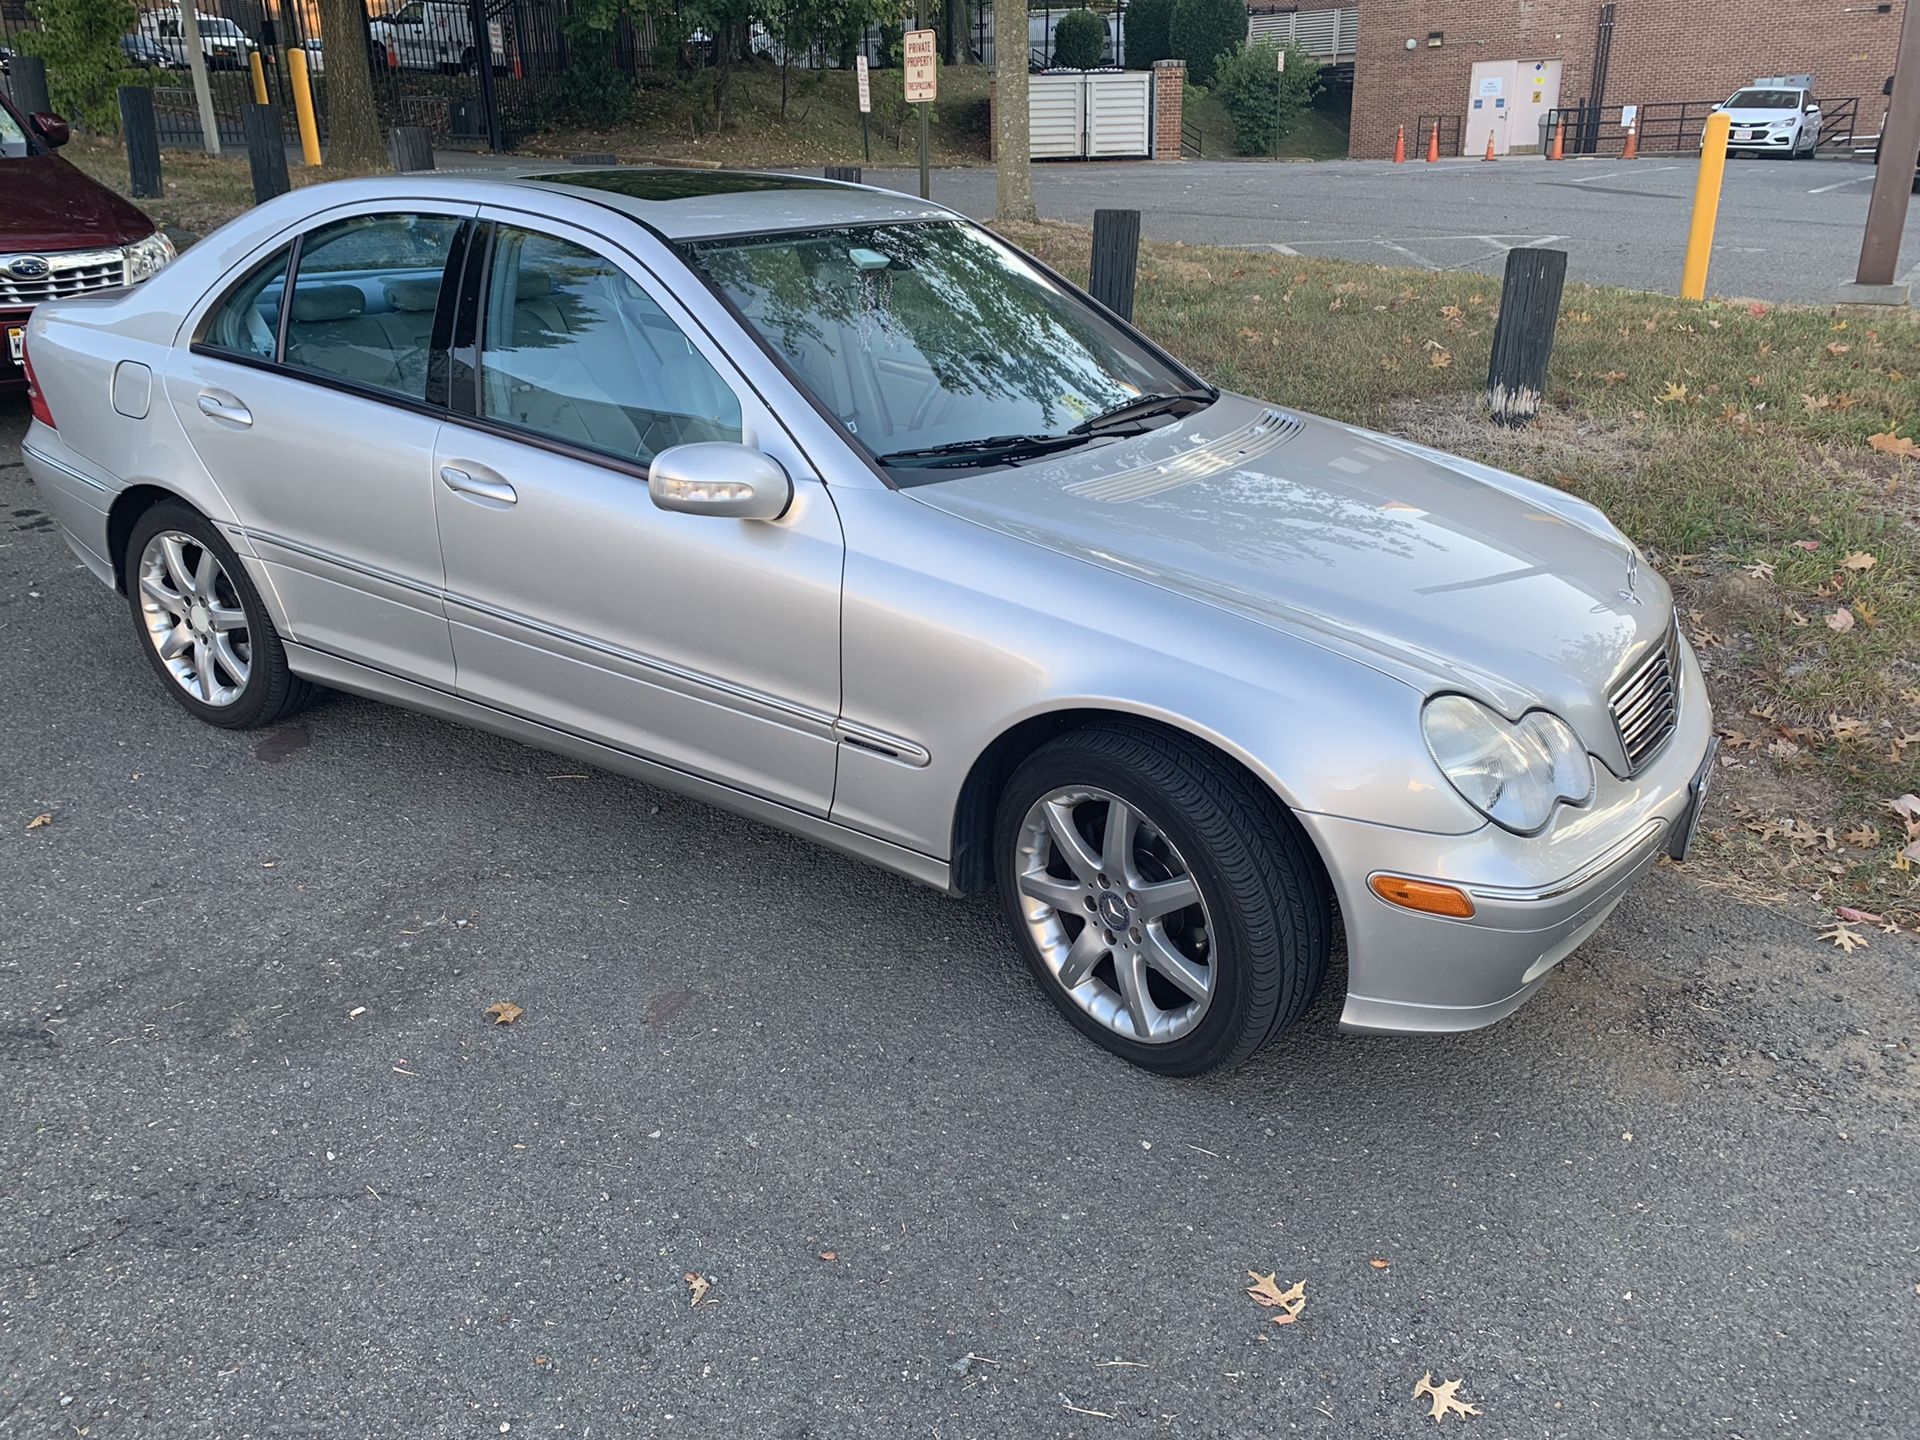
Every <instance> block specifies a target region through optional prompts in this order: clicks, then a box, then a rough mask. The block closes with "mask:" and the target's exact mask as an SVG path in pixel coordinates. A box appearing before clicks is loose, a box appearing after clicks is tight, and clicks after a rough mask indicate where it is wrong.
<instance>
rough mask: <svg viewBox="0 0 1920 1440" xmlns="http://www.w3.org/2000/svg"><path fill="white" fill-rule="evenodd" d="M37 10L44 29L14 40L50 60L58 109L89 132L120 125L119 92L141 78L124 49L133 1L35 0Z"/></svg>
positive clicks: (50, 86)
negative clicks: (124, 86) (129, 61)
mask: <svg viewBox="0 0 1920 1440" xmlns="http://www.w3.org/2000/svg"><path fill="white" fill-rule="evenodd" d="M31 8H32V11H33V18H34V19H36V20H38V21H39V22H40V29H39V30H37V31H35V30H25V31H22V32H21V33H20V34H18V35H16V36H14V37H13V39H12V41H11V42H10V43H12V44H13V45H16V46H18V47H19V49H20V50H21V51H22V52H23V53H25V54H28V55H38V56H40V57H41V59H43V60H45V61H46V62H47V90H48V92H49V98H50V99H51V100H52V101H53V108H54V109H55V110H57V111H59V112H60V113H61V114H62V115H64V116H66V117H67V118H68V119H70V120H77V121H79V122H80V123H81V124H83V125H85V126H86V127H87V128H88V129H89V130H96V131H112V130H116V129H118V128H119V125H120V104H119V96H118V95H117V93H116V92H117V91H118V89H119V87H120V86H122V85H126V84H131V83H133V82H135V81H137V80H138V78H139V76H138V72H136V71H135V70H134V69H133V67H132V65H130V64H129V63H128V61H127V57H126V53H125V52H124V51H123V50H121V48H120V37H121V36H122V35H124V34H126V33H127V31H129V30H131V29H132V28H133V22H134V18H135V14H136V12H135V10H134V8H133V6H132V5H131V4H130V3H129V0H34V3H33V5H32V7H31Z"/></svg>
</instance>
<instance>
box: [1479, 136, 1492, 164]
mask: <svg viewBox="0 0 1920 1440" xmlns="http://www.w3.org/2000/svg"><path fill="white" fill-rule="evenodd" d="M1481 158H1482V159H1485V160H1491V159H1493V132H1492V131H1491V130H1489V131H1487V153H1486V154H1485V155H1484V156H1482V157H1481Z"/></svg>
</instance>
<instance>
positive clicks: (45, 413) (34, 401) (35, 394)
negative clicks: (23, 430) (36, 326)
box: [20, 346, 60, 430]
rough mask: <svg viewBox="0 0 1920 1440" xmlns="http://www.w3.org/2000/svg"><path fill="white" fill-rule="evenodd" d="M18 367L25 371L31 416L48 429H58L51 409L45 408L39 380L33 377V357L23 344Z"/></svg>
mask: <svg viewBox="0 0 1920 1440" xmlns="http://www.w3.org/2000/svg"><path fill="white" fill-rule="evenodd" d="M20 368H21V369H23V370H25V371H26V372H27V404H28V405H29V406H30V407H31V408H32V410H33V418H34V419H36V420H38V421H39V422H40V423H41V424H42V425H44V426H46V427H47V428H48V429H49V430H58V429H59V428H60V427H59V426H58V425H56V424H54V423H53V411H51V410H49V409H48V408H47V397H46V395H45V394H44V393H43V392H42V391H41V389H40V382H39V380H37V379H36V378H35V377H34V373H33V357H32V356H31V355H29V354H27V352H26V348H25V347H24V346H22V347H21V350H20Z"/></svg>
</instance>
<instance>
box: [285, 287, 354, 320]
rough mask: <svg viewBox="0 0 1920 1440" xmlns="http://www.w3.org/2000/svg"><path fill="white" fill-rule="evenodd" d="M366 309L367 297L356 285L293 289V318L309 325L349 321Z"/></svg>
mask: <svg viewBox="0 0 1920 1440" xmlns="http://www.w3.org/2000/svg"><path fill="white" fill-rule="evenodd" d="M366 308H367V297H366V296H364V295H362V294H361V293H360V287H359V286H358V285H299V284H296V285H295V286H294V289H293V318H294V319H295V320H299V321H302V322H304V323H308V324H311V323H312V322H313V321H315V320H351V319H352V318H353V317H354V316H356V315H359V314H362V313H363V312H364V311H365V310H366Z"/></svg>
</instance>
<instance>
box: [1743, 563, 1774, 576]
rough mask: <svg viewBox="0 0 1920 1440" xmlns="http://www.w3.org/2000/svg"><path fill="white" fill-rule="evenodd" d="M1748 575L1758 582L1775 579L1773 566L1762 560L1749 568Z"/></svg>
mask: <svg viewBox="0 0 1920 1440" xmlns="http://www.w3.org/2000/svg"><path fill="white" fill-rule="evenodd" d="M1747 574H1749V575H1751V576H1752V577H1753V578H1754V579H1756V580H1771V579H1772V578H1773V566H1771V565H1769V564H1768V563H1767V562H1766V561H1764V560H1761V561H1758V562H1756V563H1755V564H1752V565H1749V566H1747Z"/></svg>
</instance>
